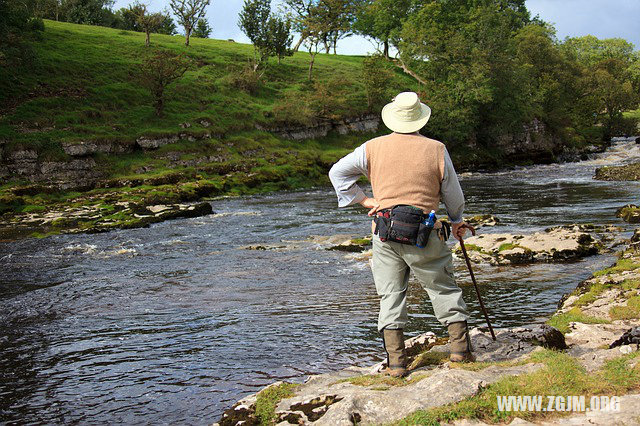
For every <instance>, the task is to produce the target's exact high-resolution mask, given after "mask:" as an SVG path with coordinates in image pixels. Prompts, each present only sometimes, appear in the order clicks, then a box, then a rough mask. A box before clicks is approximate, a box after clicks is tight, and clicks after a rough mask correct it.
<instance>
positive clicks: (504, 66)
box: [392, 0, 530, 143]
mask: <svg viewBox="0 0 640 426" xmlns="http://www.w3.org/2000/svg"><path fill="white" fill-rule="evenodd" d="M529 21H530V17H529V13H528V11H527V9H526V7H525V4H524V0H478V1H475V0H474V1H466V0H451V1H446V2H440V1H437V2H435V1H428V2H424V3H423V4H422V5H421V6H420V7H417V8H416V10H414V11H412V12H411V13H410V14H409V16H408V17H407V19H406V21H405V22H404V23H403V25H402V28H401V30H400V31H398V32H397V33H396V34H392V42H393V44H394V45H395V46H396V47H397V49H398V62H397V63H398V65H399V66H400V67H401V68H403V69H404V70H405V72H407V73H409V74H410V75H412V76H414V77H416V80H417V81H419V82H420V83H421V84H422V85H423V90H424V92H425V95H426V97H427V99H426V100H428V101H429V102H431V104H432V106H433V110H434V111H436V110H437V111H439V113H438V114H437V115H435V114H434V117H433V119H432V126H431V127H432V129H434V130H436V131H437V132H438V133H439V136H440V137H442V138H443V139H445V140H448V141H455V142H459V143H460V142H466V141H469V140H477V139H480V140H485V141H487V142H488V141H490V140H492V138H494V137H496V135H500V134H504V133H505V132H507V131H515V129H516V128H521V126H522V111H521V110H520V109H519V108H514V103H513V102H512V101H511V98H510V95H511V91H512V89H514V88H517V86H516V84H515V83H516V80H515V79H514V78H515V76H516V74H515V73H514V67H515V63H514V59H513V58H514V41H513V35H514V34H515V33H516V32H517V31H518V30H519V29H521V28H522V27H524V26H525V25H527V24H528V23H529Z"/></svg>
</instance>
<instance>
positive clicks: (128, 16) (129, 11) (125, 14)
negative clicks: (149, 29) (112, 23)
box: [115, 3, 142, 32]
mask: <svg viewBox="0 0 640 426" xmlns="http://www.w3.org/2000/svg"><path fill="white" fill-rule="evenodd" d="M140 6H141V5H140V4H137V3H136V4H132V5H129V7H122V8H120V9H118V10H117V11H116V12H115V16H116V21H117V24H116V28H120V29H122V30H127V31H138V32H142V28H140V24H139V23H138V14H139V13H140V10H138V8H139V7H140Z"/></svg>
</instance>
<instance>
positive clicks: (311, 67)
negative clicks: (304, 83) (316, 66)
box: [309, 53, 316, 80]
mask: <svg viewBox="0 0 640 426" xmlns="http://www.w3.org/2000/svg"><path fill="white" fill-rule="evenodd" d="M315 60H316V54H315V53H312V54H311V61H309V80H311V79H312V72H313V62H314V61H315Z"/></svg>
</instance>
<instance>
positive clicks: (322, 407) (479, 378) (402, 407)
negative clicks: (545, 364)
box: [217, 325, 567, 426]
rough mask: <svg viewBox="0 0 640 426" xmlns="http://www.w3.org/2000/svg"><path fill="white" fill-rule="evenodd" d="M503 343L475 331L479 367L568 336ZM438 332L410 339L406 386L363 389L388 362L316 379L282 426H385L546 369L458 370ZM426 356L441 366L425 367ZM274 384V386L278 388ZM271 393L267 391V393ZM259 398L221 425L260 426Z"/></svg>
mask: <svg viewBox="0 0 640 426" xmlns="http://www.w3.org/2000/svg"><path fill="white" fill-rule="evenodd" d="M496 335H497V341H495V342H494V341H493V340H492V339H491V337H490V335H489V334H488V332H487V331H484V330H482V329H480V328H474V329H473V330H471V340H472V345H473V346H474V348H475V351H476V355H477V357H478V361H479V362H488V363H490V362H500V361H519V360H523V358H525V357H526V356H527V355H528V354H530V353H531V352H533V351H535V350H536V349H537V348H539V347H541V346H544V347H549V348H556V349H565V348H566V347H567V346H566V344H565V340H564V336H563V335H562V333H560V332H559V331H558V330H556V329H554V328H553V327H550V326H547V325H533V326H530V327H517V328H509V329H499V330H496ZM442 340H443V339H437V338H436V336H435V335H434V334H433V333H425V334H422V335H420V336H416V337H414V338H411V339H408V340H407V341H406V343H405V344H406V346H407V348H408V354H409V355H410V362H411V364H412V365H416V366H417V367H416V368H414V369H413V370H412V371H411V373H410V375H409V376H408V377H407V380H406V384H404V385H402V386H380V385H381V384H380V383H377V384H373V385H368V386H366V385H365V386H362V385H358V384H355V383H354V379H358V378H359V377H368V376H370V375H374V377H375V375H376V374H377V372H379V371H380V370H382V369H383V368H384V367H385V365H384V363H379V364H376V365H375V366H373V367H367V368H362V367H349V368H346V369H344V370H341V371H337V372H333V373H327V374H320V375H316V376H311V377H309V378H308V379H307V381H306V382H305V383H304V384H302V385H300V386H298V387H296V388H295V394H294V395H293V396H292V397H290V398H286V399H283V400H282V401H280V402H279V403H278V405H277V407H276V416H277V421H276V423H277V424H282V425H286V424H310V423H313V424H314V425H353V424H356V423H357V424H384V423H388V422H393V421H395V420H399V419H402V418H403V417H406V416H408V415H409V414H411V413H413V412H415V411H417V410H423V409H429V408H432V407H437V406H441V405H445V404H449V403H453V402H457V401H460V400H462V399H464V398H467V397H469V396H472V395H475V394H476V393H478V392H479V391H480V390H482V389H483V388H484V387H486V386H487V385H489V384H491V383H493V382H495V381H497V380H499V379H501V378H503V377H506V376H513V375H519V374H524V373H529V372H532V371H535V370H536V369H538V368H540V367H541V365H540V364H536V363H526V362H522V363H517V364H515V363H512V364H508V365H495V364H494V365H491V364H489V365H488V366H487V367H486V368H484V369H480V370H479V371H470V370H466V369H463V368H456V367H455V366H452V365H451V364H450V363H449V362H444V361H445V360H446V357H447V356H448V352H449V346H448V344H443V342H442ZM425 354H428V355H427V357H428V358H430V359H436V360H440V361H441V362H435V363H427V364H426V365H423V366H420V365H421V364H420V360H421V359H424V357H425ZM279 384H280V383H274V384H272V385H270V386H278V385H279ZM265 389H266V388H265ZM257 398H258V393H256V394H253V395H250V396H248V397H246V398H243V399H242V400H240V401H239V402H237V403H236V404H235V405H234V406H233V407H231V408H230V409H228V410H227V411H225V413H224V414H223V416H222V418H221V419H220V422H219V423H217V424H219V425H221V426H228V425H256V424H260V422H259V419H258V418H257V416H256V402H257Z"/></svg>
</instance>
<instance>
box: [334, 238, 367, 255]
mask: <svg viewBox="0 0 640 426" xmlns="http://www.w3.org/2000/svg"><path fill="white" fill-rule="evenodd" d="M370 247H371V238H368V237H363V238H352V239H348V240H346V241H343V242H341V243H340V244H338V245H335V246H331V247H327V250H337V251H346V252H350V253H362V252H364V251H366V250H368V249H369V248H370Z"/></svg>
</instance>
